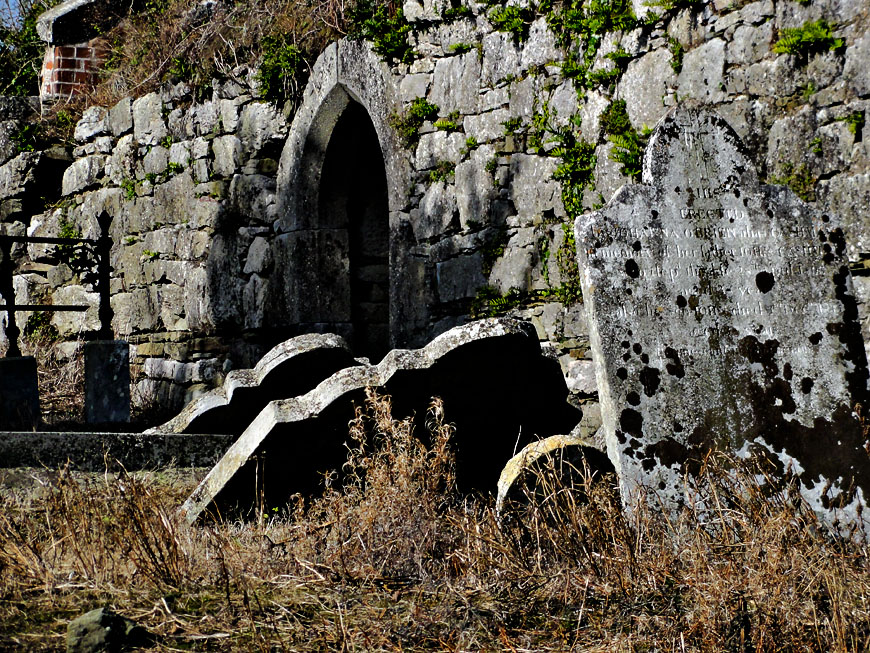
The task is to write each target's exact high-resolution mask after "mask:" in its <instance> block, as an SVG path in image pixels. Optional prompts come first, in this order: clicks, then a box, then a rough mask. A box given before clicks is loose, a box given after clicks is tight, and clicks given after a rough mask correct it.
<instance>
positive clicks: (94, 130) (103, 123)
mask: <svg viewBox="0 0 870 653" xmlns="http://www.w3.org/2000/svg"><path fill="white" fill-rule="evenodd" d="M109 131H110V127H109V112H108V111H106V110H105V109H104V108H103V107H88V108H87V109H85V111H84V113H83V114H82V117H81V120H79V121H78V122H77V123H76V127H75V130H74V131H73V138H75V139H76V140H77V141H78V142H79V143H83V142H85V141H89V140H90V139H92V138H93V137H94V136H99V135H100V134H108V133H109Z"/></svg>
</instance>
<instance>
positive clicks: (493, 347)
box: [207, 335, 581, 518]
mask: <svg viewBox="0 0 870 653" xmlns="http://www.w3.org/2000/svg"><path fill="white" fill-rule="evenodd" d="M383 390H384V391H385V392H386V393H388V394H390V395H391V396H392V399H393V416H394V418H397V419H398V418H402V417H407V416H411V415H414V416H415V433H416V434H417V435H418V436H421V435H422V434H424V433H425V429H424V428H423V424H424V422H425V419H426V409H427V407H428V405H429V403H430V400H431V397H433V396H439V397H441V398H442V399H443V400H444V405H445V412H446V419H447V421H448V422H450V423H452V424H454V425H455V427H456V432H455V436H454V445H455V447H456V454H457V480H458V484H459V487H460V489H461V490H462V491H464V492H473V491H482V492H493V493H494V491H495V488H496V483H497V482H498V477H499V474H500V473H501V470H502V468H503V466H504V465H505V463H507V461H508V460H509V459H510V458H511V457H512V456H513V454H514V453H516V452H517V451H519V450H520V449H521V448H522V447H524V446H525V445H527V444H529V443H530V442H532V441H534V440H536V439H538V438H543V437H547V436H550V435H554V434H557V433H568V432H570V431H571V429H572V428H573V427H574V426H575V425H576V424H577V422H578V421H579V419H580V417H581V414H580V412H579V411H578V410H577V409H576V408H573V407H572V406H570V405H569V404H568V403H567V402H566V397H567V394H568V390H567V388H566V386H565V381H564V379H563V377H562V374H561V370H560V368H559V364H558V362H556V361H554V360H552V359H547V358H545V357H543V356H542V355H541V350H540V347H539V345H538V343H537V342H536V341H534V340H533V339H530V338H528V337H525V336H520V335H512V336H506V337H504V338H495V339H491V340H485V341H482V342H474V343H471V344H468V345H465V346H462V347H459V348H457V349H456V350H454V351H453V352H450V353H448V354H446V355H445V356H443V357H442V358H441V359H439V360H438V362H437V363H435V364H434V365H433V366H432V367H431V368H429V369H425V370H405V371H401V372H398V373H397V374H396V375H394V376H393V378H392V379H391V380H390V381H389V382H388V383H387V385H386V387H385V388H383ZM363 399H364V393H363V390H362V389H358V390H354V391H352V392H348V393H346V394H345V395H343V396H342V397H340V398H339V399H338V400H336V401H334V402H332V403H331V404H330V405H329V406H328V407H327V408H326V409H325V410H323V411H322V412H321V413H320V415H319V416H318V417H317V418H313V419H309V420H305V421H302V422H297V423H289V424H284V425H282V426H280V427H279V428H277V429H275V430H273V432H272V434H271V435H270V436H269V437H268V438H266V439H265V440H264V441H263V443H262V445H261V447H260V450H259V455H258V456H257V457H256V459H254V460H251V461H249V462H248V463H247V464H246V465H245V466H244V467H243V468H242V469H241V470H239V472H238V473H237V474H235V476H234V478H233V479H232V480H231V481H230V482H229V483H227V485H226V486H224V488H223V490H222V491H221V492H220V493H219V494H218V495H217V497H216V498H215V501H214V502H213V503H212V504H211V505H210V506H209V509H208V511H207V512H208V513H210V514H211V515H218V514H219V515H221V516H222V517H224V518H226V517H231V516H240V515H241V516H243V515H245V514H250V513H249V511H250V509H251V508H252V507H255V506H256V505H257V501H258V500H259V499H260V498H261V497H262V503H263V504H265V505H264V506H261V507H266V508H272V507H279V506H282V505H284V504H285V503H286V501H287V500H288V498H289V497H290V496H291V495H293V494H294V493H297V492H299V493H302V494H311V493H317V492H319V491H320V490H321V489H322V479H323V474H324V473H325V472H327V471H329V470H335V471H339V472H340V469H341V465H342V463H343V462H344V461H345V459H346V452H347V450H346V447H345V442H346V441H347V439H348V421H349V420H351V419H352V418H353V416H354V405H360V404H361V403H362V401H363Z"/></svg>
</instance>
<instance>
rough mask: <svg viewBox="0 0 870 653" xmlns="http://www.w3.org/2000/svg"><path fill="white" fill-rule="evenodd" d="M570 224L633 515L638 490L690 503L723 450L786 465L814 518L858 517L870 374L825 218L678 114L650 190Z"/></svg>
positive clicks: (868, 486) (720, 138)
mask: <svg viewBox="0 0 870 653" xmlns="http://www.w3.org/2000/svg"><path fill="white" fill-rule="evenodd" d="M575 229H576V240H577V249H578V258H579V262H580V265H581V270H582V275H581V276H582V284H583V296H584V302H585V304H586V308H587V312H588V316H589V324H590V331H591V344H592V353H593V357H594V359H595V362H596V374H597V378H598V384H599V393H600V399H601V406H602V418H603V423H604V428H605V437H606V440H607V447H608V453H609V455H610V457H611V459H612V460H613V462H614V465H615V466H616V469H617V472H618V473H619V475H620V485H621V491H622V494H623V501H624V502H626V505H631V502H633V501H634V500H635V497H636V496H637V495H638V490H639V489H640V488H651V489H653V490H656V491H657V492H658V493H659V497H660V498H661V499H663V500H664V502H665V505H671V506H678V505H680V503H681V501H683V500H684V499H685V495H684V494H683V492H684V490H683V488H684V482H683V481H684V475H685V474H686V473H687V472H688V473H693V472H695V471H697V461H699V460H700V459H702V458H703V456H704V454H705V453H707V452H709V451H711V450H713V449H718V450H726V451H730V452H734V453H737V454H738V455H740V456H748V455H759V454H764V455H765V456H767V457H768V458H769V459H771V460H773V461H774V462H779V463H781V465H782V466H783V468H788V467H789V466H790V467H791V469H792V470H793V471H795V472H797V473H798V474H799V478H800V481H801V483H802V487H803V490H802V491H803V494H804V496H805V497H806V498H807V499H808V500H809V501H810V503H811V505H812V506H813V507H814V508H815V509H817V510H818V511H820V512H823V513H824V512H825V511H828V510H830V509H832V508H837V509H842V512H841V511H840V510H838V511H837V514H838V515H839V517H846V519H847V520H849V521H852V520H853V519H854V518H855V515H856V510H858V506H859V504H860V503H863V500H864V499H866V497H867V496H870V494H868V493H870V457H868V453H867V450H866V449H865V446H866V445H867V444H868V443H867V438H866V437H864V435H862V429H861V427H860V423H859V421H858V418H857V415H856V414H855V413H854V412H853V408H854V406H855V404H856V403H857V402H863V401H864V399H865V396H866V391H867V377H868V374H867V362H866V359H865V354H864V347H863V342H862V340H861V336H860V331H859V327H858V324H857V309H856V304H855V300H854V298H853V295H852V284H851V277H850V275H849V270H848V267H847V264H846V262H845V260H844V259H843V257H842V255H843V251H844V249H845V243H844V239H843V235H842V233H841V232H840V230H839V229H836V228H834V227H833V226H832V224H831V220H830V218H829V216H827V215H823V214H820V213H819V212H817V211H816V210H814V209H813V208H812V207H810V206H809V205H807V204H805V203H804V202H802V201H800V200H799V199H798V198H797V197H796V196H795V195H794V193H792V192H791V191H790V190H789V189H787V188H783V187H779V186H766V185H760V184H759V181H758V174H757V172H756V169H755V166H754V165H753V163H752V162H751V161H750V160H749V159H748V158H747V155H746V152H745V150H744V148H743V145H742V143H741V142H740V141H739V139H738V137H737V135H736V134H735V133H734V131H733V130H732V129H731V127H730V126H729V125H728V124H727V123H726V122H725V121H724V120H722V119H721V118H720V117H719V116H717V115H715V114H713V113H710V112H707V111H704V110H701V109H698V108H694V107H678V108H676V109H674V110H672V111H671V112H670V113H669V114H668V115H667V116H665V118H663V119H662V121H661V122H660V123H659V125H658V126H657V127H656V130H655V132H654V133H653V134H652V137H651V139H650V143H649V146H648V147H647V151H646V156H645V159H644V165H643V183H642V184H639V185H629V186H625V187H623V188H622V189H621V190H620V191H619V192H617V194H616V195H615V196H614V198H613V199H612V200H611V202H610V203H609V204H608V205H607V207H606V208H604V209H602V210H601V211H598V212H596V213H592V214H590V215H586V216H581V217H580V218H578V220H577V223H576V225H575ZM865 405H866V404H865ZM857 514H860V510H858V512H857ZM867 518H868V519H870V513H868V517H867ZM834 519H835V517H833V515H832V514H831V513H828V521H834Z"/></svg>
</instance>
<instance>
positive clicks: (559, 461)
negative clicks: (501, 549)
mask: <svg viewBox="0 0 870 653" xmlns="http://www.w3.org/2000/svg"><path fill="white" fill-rule="evenodd" d="M554 457H555V458H556V459H555V460H553V462H552V465H553V471H554V472H555V474H556V477H555V478H554V479H553V480H554V481H555V482H557V483H559V484H560V488H550V489H561V488H563V487H564V488H568V487H578V489H581V490H582V487H581V486H579V485H578V483H581V484H582V482H583V481H584V474H585V473H586V472H587V471H588V473H589V474H592V475H595V476H601V475H602V474H607V473H613V472H614V469H613V463H611V462H610V459H609V458H608V457H607V454H606V453H605V452H603V451H602V450H601V447H600V446H599V445H598V443H597V442H595V440H594V438H584V437H579V436H576V435H573V434H572V435H552V436H550V437H549V438H544V439H543V440H538V441H537V442H532V443H531V444H529V445H526V446H525V447H524V448H523V450H522V451H520V452H519V453H518V454H517V455H515V456H514V457H513V458H511V459H510V460H509V461H508V462H507V465H505V466H504V469H503V470H502V472H501V476H499V479H498V494H497V495H496V500H495V511H496V514H498V515H501V514H502V513H503V512H504V511H505V508H506V507H507V506H508V505H509V504H511V503H525V502H526V501H527V500H528V496H529V494H531V493H534V492H536V491H538V490H539V483H538V481H539V478H537V475H538V474H541V473H543V474H546V473H547V472H548V471H549V469H548V465H549V464H550V463H549V462H548V459H552V458H554Z"/></svg>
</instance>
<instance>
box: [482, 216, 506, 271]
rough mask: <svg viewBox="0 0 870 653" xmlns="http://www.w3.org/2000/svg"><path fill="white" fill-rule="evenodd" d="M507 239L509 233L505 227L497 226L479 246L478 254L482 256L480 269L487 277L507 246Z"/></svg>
mask: <svg viewBox="0 0 870 653" xmlns="http://www.w3.org/2000/svg"><path fill="white" fill-rule="evenodd" d="M509 240H510V235H509V234H508V230H507V227H499V228H497V229H496V230H495V232H494V234H493V235H492V236H491V237H490V238H489V239H488V240H486V241H485V242H484V243H483V246H482V247H481V248H480V254H481V256H482V257H483V263H482V264H481V268H480V269H481V271H482V272H483V276H485V277H488V276H489V275H490V273H491V272H492V268H493V266H494V265H495V262H496V261H498V260H499V259H500V258H501V257H502V256H504V250H505V248H506V247H507V244H508V241H509Z"/></svg>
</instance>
